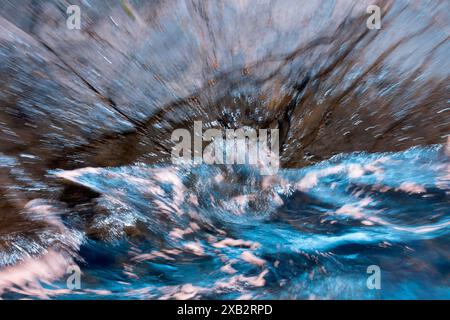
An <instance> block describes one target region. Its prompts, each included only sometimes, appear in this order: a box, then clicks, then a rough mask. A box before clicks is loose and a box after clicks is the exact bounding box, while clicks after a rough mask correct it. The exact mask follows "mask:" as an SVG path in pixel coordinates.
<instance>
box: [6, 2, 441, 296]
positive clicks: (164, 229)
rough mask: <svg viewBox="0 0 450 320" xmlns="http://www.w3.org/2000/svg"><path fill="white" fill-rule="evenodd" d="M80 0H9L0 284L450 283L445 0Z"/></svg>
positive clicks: (334, 287) (272, 290) (414, 292)
mask: <svg viewBox="0 0 450 320" xmlns="http://www.w3.org/2000/svg"><path fill="white" fill-rule="evenodd" d="M373 2H376V4H377V5H379V6H380V10H381V13H382V17H381V26H380V27H381V29H369V28H368V26H367V24H366V23H367V21H368V12H367V9H368V5H371V4H373ZM74 3H77V4H79V6H80V10H81V12H82V14H81V18H82V22H81V26H82V27H81V30H69V29H68V28H67V25H66V19H67V15H66V9H67V1H65V0H54V1H41V0H39V1H30V2H29V3H28V2H27V3H25V2H23V3H22V2H20V1H9V0H7V1H0V74H1V77H0V298H6V299H18V298H33V299H45V298H55V299H77V298H79V299H102V298H112V299H191V298H192V299H208V298H209V299H239V298H241V299H283V298H284V299H392V298H399V299H416V298H427V299H442V298H447V299H450V232H449V231H450V201H449V200H450V198H449V197H450V161H449V157H450V137H449V133H450V121H449V119H450V108H449V104H448V102H449V100H448V88H449V83H450V73H449V70H450V65H449V59H448V56H449V52H450V46H449V44H450V42H449V41H448V40H449V37H448V35H449V33H448V30H449V29H448V26H449V22H450V21H449V17H448V14H447V13H448V12H449V2H448V1H446V0H432V1H428V0H423V1H409V0H395V1H392V0H379V1H378V0H377V1H371V0H364V1H359V0H358V1H354V2H352V1H346V0H344V1H340V0H323V1H322V0H321V1H319V0H317V1H309V0H305V1H297V0H261V1H259V0H258V1H246V0H223V1H208V0H205V1H197V0H189V1H186V0H171V1H144V0H129V1H128V0H120V1H110V0H83V1H74ZM195 121H199V122H202V124H203V127H202V129H205V130H206V129H218V130H222V132H223V130H225V129H242V128H249V129H254V130H259V129H278V130H279V138H280V139H279V140H280V141H279V146H280V148H279V156H280V159H279V160H280V169H279V171H278V172H277V174H276V175H273V176H271V175H263V174H262V172H261V169H262V168H261V167H257V166H249V165H231V166H230V165H206V164H202V165H195V166H194V165H176V164H174V163H173V162H171V161H170V154H171V148H172V147H173V143H172V140H171V134H172V133H173V132H174V130H176V129H180V128H182V129H187V130H189V129H192V127H193V124H194V123H195ZM194 127H195V125H194ZM198 136H199V135H197V137H198ZM271 137H272V135H271ZM355 151H361V152H355ZM363 151H364V152H363ZM388 151H389V152H388ZM78 268H79V270H80V271H81V273H82V274H81V278H80V285H81V287H80V288H71V286H70V285H69V284H70V283H72V284H73V282H70V281H71V280H70V279H72V280H73V279H74V278H72V277H71V276H73V275H74V272H75V274H76V272H77V269H78ZM373 268H375V270H376V268H379V270H380V275H381V278H380V285H381V288H379V289H373V288H371V286H370V285H371V284H373V283H372V282H371V281H372V280H373V278H371V276H373V274H372V273H370V270H373ZM368 270H369V272H368ZM371 279H372V280H371ZM368 284H369V286H368Z"/></svg>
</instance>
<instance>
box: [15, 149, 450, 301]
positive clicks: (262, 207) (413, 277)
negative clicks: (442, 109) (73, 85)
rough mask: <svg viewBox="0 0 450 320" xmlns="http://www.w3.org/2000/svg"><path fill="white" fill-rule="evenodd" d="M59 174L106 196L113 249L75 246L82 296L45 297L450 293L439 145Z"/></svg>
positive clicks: (446, 169) (448, 226) (448, 185)
mask: <svg viewBox="0 0 450 320" xmlns="http://www.w3.org/2000/svg"><path fill="white" fill-rule="evenodd" d="M53 174H56V175H58V176H59V177H62V178H64V179H69V180H71V181H73V182H76V183H78V184H81V185H83V186H86V187H88V188H90V189H92V190H94V191H96V192H98V193H99V194H101V196H100V197H99V198H98V200H97V201H98V206H101V207H102V208H103V210H104V211H105V213H104V215H101V216H97V217H96V219H97V221H96V222H95V224H98V227H99V228H104V227H105V226H106V227H107V230H108V233H109V234H108V236H107V237H108V238H110V239H111V240H110V241H107V242H104V241H103V242H102V241H93V240H86V241H84V242H83V244H82V246H81V248H80V251H79V256H80V258H81V260H80V261H82V262H80V267H81V270H82V271H83V275H82V288H81V289H80V290H77V291H74V292H71V293H68V292H66V291H64V290H61V289H63V288H65V285H66V284H65V282H63V283H59V285H58V283H56V284H55V283H53V284H52V286H44V288H43V289H41V290H39V291H38V292H39V294H45V295H48V296H51V297H55V298H117V299H123V298H140V299H141V298H177V299H183V298H210V299H216V298H220V299H236V298H247V299H248V298H252V299H253V298H256V299H279V298H285V299H305V298H309V299H311V298H322V299H323V298H332V299H333V298H334V299H336V298H337V299H349V298H350V299H351V298H353V299H356V298H357V299H361V298H383V299H391V298H399V299H405V298H450V290H449V278H448V276H449V275H448V270H449V268H450V265H449V264H450V260H449V256H448V249H449V248H448V245H449V240H450V239H449V237H450V213H449V211H448V209H449V205H448V204H449V200H450V165H449V162H448V156H447V155H445V154H444V151H443V148H442V147H441V146H430V147H426V148H418V147H415V148H412V149H409V150H407V151H404V152H398V153H381V154H367V153H354V154H348V155H339V156H335V157H333V158H332V159H330V160H328V161H325V162H321V163H319V164H317V165H314V166H311V167H308V168H305V169H291V170H289V169H284V170H282V171H280V172H279V174H278V175H277V176H261V175H260V174H259V171H258V169H257V168H252V167H249V166H238V165H234V166H223V167H217V166H211V165H200V166H196V167H174V166H148V165H142V164H141V165H140V164H136V165H133V166H127V167H117V168H98V169H97V168H83V169H78V170H75V171H57V172H53ZM77 219H78V218H77V217H71V218H67V219H66V221H65V224H66V226H67V228H69V229H70V228H72V227H74V226H76V225H77V223H79V222H78V221H77ZM127 227H130V228H136V230H135V231H134V234H133V235H132V236H131V237H130V238H131V239H130V240H124V238H123V237H120V235H121V234H122V233H123V232H124V230H126V228H127ZM370 265H377V266H379V267H380V269H381V275H382V278H381V290H369V289H368V287H367V285H366V281H367V278H368V277H369V276H370V274H368V273H366V270H367V267H368V266H370ZM54 286H56V287H54ZM58 288H59V290H58ZM19 296H20V295H19ZM7 297H16V295H14V294H9V295H7Z"/></svg>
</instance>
